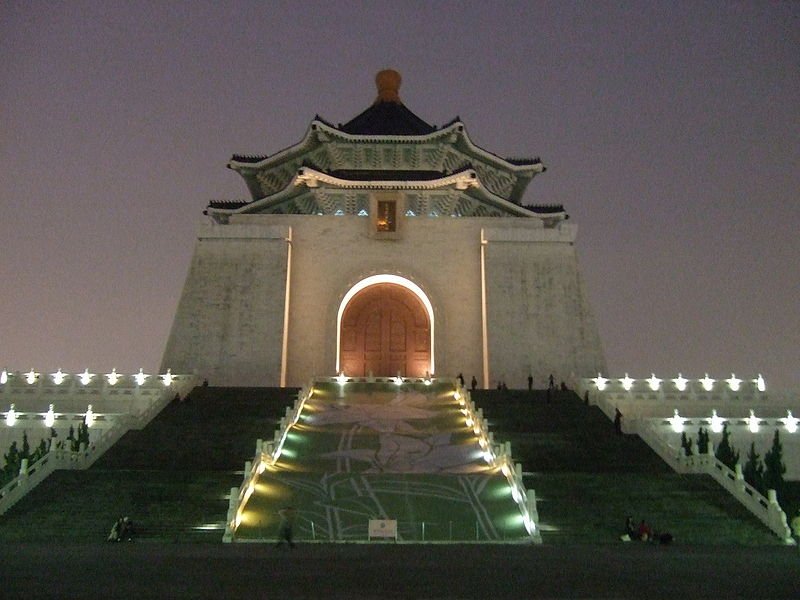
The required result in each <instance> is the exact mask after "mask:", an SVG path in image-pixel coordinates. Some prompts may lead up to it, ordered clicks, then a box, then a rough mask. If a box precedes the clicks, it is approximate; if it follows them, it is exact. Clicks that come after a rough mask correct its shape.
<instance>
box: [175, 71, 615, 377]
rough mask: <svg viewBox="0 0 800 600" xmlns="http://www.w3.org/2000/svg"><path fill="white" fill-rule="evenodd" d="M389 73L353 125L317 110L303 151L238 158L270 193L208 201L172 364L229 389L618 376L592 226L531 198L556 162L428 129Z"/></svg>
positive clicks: (256, 188) (235, 163)
mask: <svg viewBox="0 0 800 600" xmlns="http://www.w3.org/2000/svg"><path fill="white" fill-rule="evenodd" d="M376 82H377V85H378V97H377V99H376V100H375V102H374V103H373V104H372V105H371V106H369V107H368V108H367V109H366V110H364V111H363V112H362V113H361V114H359V115H357V116H356V117H354V118H353V119H351V120H350V121H348V122H347V123H344V124H339V125H333V124H331V123H329V122H327V121H325V120H323V119H321V118H319V117H315V118H314V119H313V120H312V121H311V123H310V125H309V127H308V129H307V131H306V133H305V135H304V136H303V138H302V139H301V140H300V141H299V142H298V143H297V144H295V145H293V146H291V147H289V148H286V149H284V150H280V151H278V152H276V153H274V154H271V155H264V156H240V155H234V156H233V157H232V158H231V160H230V162H229V163H228V167H229V168H230V169H233V170H234V171H236V172H237V173H238V174H239V175H241V177H242V179H243V180H244V183H245V184H246V186H247V189H248V190H249V193H250V196H251V198H252V199H249V200H247V201H230V202H228V201H225V202H216V201H214V202H211V203H210V204H209V205H208V207H207V208H206V210H205V214H206V215H207V222H205V223H203V224H201V225H200V226H199V228H198V232H197V241H196V245H195V249H194V255H193V258H192V261H191V265H190V267H189V273H188V275H187V278H186V283H185V285H184V288H183V293H182V295H181V298H180V301H179V304H178V308H177V312H176V315H175V320H174V323H173V325H172V329H171V332H170V336H169V340H168V342H167V346H166V350H165V353H164V357H163V361H162V370H163V369H166V368H167V367H169V368H171V369H172V371H174V372H178V373H191V372H195V373H197V374H199V375H200V376H203V377H206V378H208V380H209V381H210V382H211V383H212V385H225V386H230V385H234V386H236V385H239V386H300V385H302V384H304V383H306V382H307V381H309V380H310V379H311V378H312V377H314V376H319V375H332V374H338V373H344V374H345V375H347V376H369V375H370V374H372V375H374V376H387V375H397V374H398V373H399V374H400V375H403V376H408V377H423V376H425V375H426V374H428V375H431V376H437V375H439V376H451V377H452V376H455V375H456V374H458V373H463V374H464V376H465V377H466V379H467V380H469V379H470V378H471V377H472V376H473V375H474V376H475V377H476V378H477V380H478V383H479V385H480V386H481V387H494V386H496V385H497V382H498V381H506V382H508V383H509V385H512V384H513V385H514V386H515V387H522V386H523V385H524V382H525V381H526V379H527V377H528V376H529V375H532V376H533V378H534V381H535V382H536V385H538V386H539V387H543V385H544V384H545V382H546V381H547V378H548V377H549V375H550V374H551V373H552V374H554V376H555V377H556V379H557V380H561V379H568V378H569V377H570V376H576V377H589V376H594V375H596V374H597V373H598V372H601V371H602V372H605V370H606V369H605V361H604V357H603V351H602V346H601V343H600V338H599V335H598V332H597V327H596V324H595V321H594V318H593V315H592V311H591V308H590V305H589V300H588V298H587V295H586V290H585V287H584V284H583V281H582V278H581V274H580V270H579V268H578V261H577V254H576V247H575V241H576V232H577V228H576V226H575V224H574V222H573V221H571V220H569V217H568V215H567V213H566V212H565V210H564V208H563V207H562V206H552V205H547V204H546V203H537V202H532V201H530V200H526V197H527V198H530V196H531V195H532V194H531V192H528V193H527V194H526V190H527V188H528V184H529V183H531V180H532V179H534V178H535V177H536V176H537V175H540V174H542V173H544V171H545V167H544V165H543V164H542V161H541V160H539V159H538V158H504V157H500V156H497V155H495V154H493V153H492V152H490V151H488V150H484V149H483V148H481V147H479V146H477V145H476V144H475V143H474V142H473V141H472V140H471V139H470V137H469V135H468V134H467V129H466V126H465V124H464V123H462V122H461V120H460V119H455V120H454V121H452V122H450V123H448V124H447V125H443V126H441V127H435V126H432V125H430V124H428V123H427V122H425V121H424V120H423V119H421V118H420V117H418V116H417V115H416V114H414V113H413V112H411V111H410V110H409V109H408V108H406V106H405V105H404V104H403V103H402V102H401V100H400V97H399V87H400V75H399V74H398V73H397V72H396V71H391V70H386V71H381V72H380V73H379V74H378V76H377V77H376ZM508 125H509V127H511V126H513V124H512V123H509V124H508Z"/></svg>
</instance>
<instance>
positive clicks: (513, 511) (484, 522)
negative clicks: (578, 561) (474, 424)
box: [236, 382, 530, 541]
mask: <svg viewBox="0 0 800 600" xmlns="http://www.w3.org/2000/svg"><path fill="white" fill-rule="evenodd" d="M454 391H455V390H454V387H453V385H452V384H450V383H445V382H435V383H434V384H433V385H431V386H425V385H423V384H408V383H407V384H404V385H403V386H402V387H397V386H396V385H395V384H393V383H348V384H345V386H343V387H342V386H339V384H332V383H325V384H317V385H315V387H314V393H313V395H312V396H311V398H310V399H309V400H308V401H307V402H306V404H305V406H304V407H303V412H302V414H301V416H300V419H299V422H298V424H297V425H296V426H295V427H293V428H292V430H291V432H290V433H289V434H288V436H287V441H286V444H285V445H284V447H283V450H282V453H281V456H280V459H279V460H278V462H277V463H276V465H275V466H274V467H272V468H270V469H269V470H267V471H265V472H263V473H262V474H261V475H260V476H259V479H258V482H257V483H256V485H255V488H254V492H253V494H252V496H250V498H249V501H248V503H247V505H246V508H245V510H244V512H243V515H242V522H241V524H240V526H239V528H238V530H237V533H236V538H237V539H239V540H242V539H263V538H269V537H274V536H275V535H276V532H277V527H278V521H279V518H278V516H277V511H278V510H279V509H280V508H282V507H284V506H287V505H292V506H295V507H296V508H297V509H298V514H299V519H298V523H297V529H296V532H297V535H298V537H300V538H306V539H324V540H331V541H342V540H365V539H366V538H367V525H368V521H369V520H370V519H393V520H397V521H398V539H400V540H405V541H410V540H414V541H420V540H423V539H424V540H426V541H432V540H440V541H449V540H468V541H475V540H478V541H503V540H506V541H512V540H519V541H523V540H529V539H530V538H529V536H528V535H527V532H526V531H525V528H524V524H523V521H522V516H521V514H520V511H519V509H518V507H517V504H516V503H515V502H514V501H513V499H512V495H511V489H510V487H509V486H508V483H507V481H506V478H505V476H504V475H503V474H502V473H500V471H499V469H497V468H494V467H490V466H489V465H487V463H486V462H485V460H484V458H483V452H482V450H481V448H480V446H479V445H478V441H477V438H476V437H475V435H474V434H473V432H472V430H471V429H469V428H467V426H466V424H465V421H464V416H463V415H462V413H461V411H460V406H459V404H458V402H457V401H456V400H455V398H454V397H453V392H454Z"/></svg>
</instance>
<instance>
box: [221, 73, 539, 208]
mask: <svg viewBox="0 0 800 600" xmlns="http://www.w3.org/2000/svg"><path fill="white" fill-rule="evenodd" d="M400 82H401V77H400V74H399V73H398V72H397V71H393V70H390V69H387V70H384V71H381V72H379V73H378V75H377V76H376V78H375V83H376V85H377V87H378V97H377V98H376V99H375V102H374V103H373V104H372V105H371V106H370V107H369V108H367V109H366V110H365V111H363V112H362V113H360V114H359V115H357V116H355V117H354V118H353V119H351V120H350V121H348V122H347V123H345V124H343V125H341V124H340V125H339V126H334V125H333V124H331V123H328V122H326V121H325V120H323V119H321V118H320V117H315V119H314V120H313V121H312V122H311V125H310V127H309V129H308V131H307V132H306V135H305V137H304V138H303V139H302V140H301V141H300V142H299V143H297V144H295V145H293V146H290V147H289V148H285V149H284V150H281V151H279V152H277V153H275V154H273V155H264V156H244V155H237V154H234V155H233V157H232V158H231V160H230V161H229V163H228V167H229V168H230V169H233V170H235V171H236V172H238V173H239V174H240V175H241V176H242V178H243V179H244V180H245V182H246V183H247V187H248V189H249V190H250V193H251V195H252V197H253V200H260V199H262V198H267V197H270V196H272V195H274V194H277V193H280V192H281V191H282V190H283V189H284V188H285V187H286V186H287V185H290V184H291V182H292V181H293V180H294V178H295V175H296V174H297V172H298V169H300V168H301V167H313V168H316V169H320V170H322V171H325V172H336V171H348V172H353V171H359V172H361V174H362V175H363V177H365V178H369V173H368V172H369V171H375V175H376V176H375V179H377V180H384V179H396V178H387V177H386V175H385V172H386V171H400V172H412V171H413V172H420V171H429V172H437V173H444V174H447V173H454V172H457V171H459V170H463V169H466V168H471V169H474V170H475V171H476V172H477V174H478V176H479V177H480V180H481V182H482V184H483V185H485V186H486V187H487V188H488V189H489V191H491V192H492V193H493V194H495V195H497V196H500V197H501V198H504V199H505V200H507V201H509V202H512V203H515V204H518V205H520V204H521V198H522V195H523V193H524V191H525V188H526V187H527V184H528V183H529V182H530V180H531V179H532V178H533V177H534V176H535V175H537V174H538V173H542V172H544V170H545V167H544V165H543V164H542V162H541V160H539V158H527V159H526V158H523V159H520V158H503V157H500V156H497V155H495V154H493V153H491V152H488V151H487V150H484V149H483V148H480V147H479V146H477V145H475V144H474V143H473V142H472V141H471V140H470V139H469V136H468V135H467V132H466V128H465V127H464V124H463V123H462V122H461V121H460V119H458V118H456V119H455V120H454V121H452V122H451V123H449V124H448V125H445V126H443V127H441V128H436V127H435V126H433V125H430V124H429V123H427V122H425V121H424V120H423V119H421V118H420V117H418V116H417V115H415V114H414V113H413V112H412V111H410V110H409V109H408V108H406V107H405V105H404V104H403V103H402V102H401V100H400V95H399V88H400Z"/></svg>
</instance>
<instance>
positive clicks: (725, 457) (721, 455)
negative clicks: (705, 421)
mask: <svg viewBox="0 0 800 600" xmlns="http://www.w3.org/2000/svg"><path fill="white" fill-rule="evenodd" d="M730 436H731V434H730V433H729V432H728V424H727V423H725V424H724V425H723V426H722V439H721V440H720V442H719V444H718V445H717V450H716V452H714V456H716V457H717V460H719V461H720V462H721V463H722V464H723V465H725V466H726V467H728V468H729V469H731V470H732V471H733V470H735V469H736V464H737V463H738V462H739V453H738V452H736V451H734V449H733V447H732V446H731V441H730Z"/></svg>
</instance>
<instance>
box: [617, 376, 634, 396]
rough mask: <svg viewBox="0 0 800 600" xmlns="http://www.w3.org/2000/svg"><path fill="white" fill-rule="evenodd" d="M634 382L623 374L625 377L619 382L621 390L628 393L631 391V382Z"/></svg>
mask: <svg viewBox="0 0 800 600" xmlns="http://www.w3.org/2000/svg"><path fill="white" fill-rule="evenodd" d="M634 381H636V380H635V379H631V378H630V377H629V376H628V374H627V373H625V377H623V378H622V379H620V380H619V382H620V383H621V384H622V389H624V390H625V391H626V392H630V391H631V388H632V387H633V382H634Z"/></svg>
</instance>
